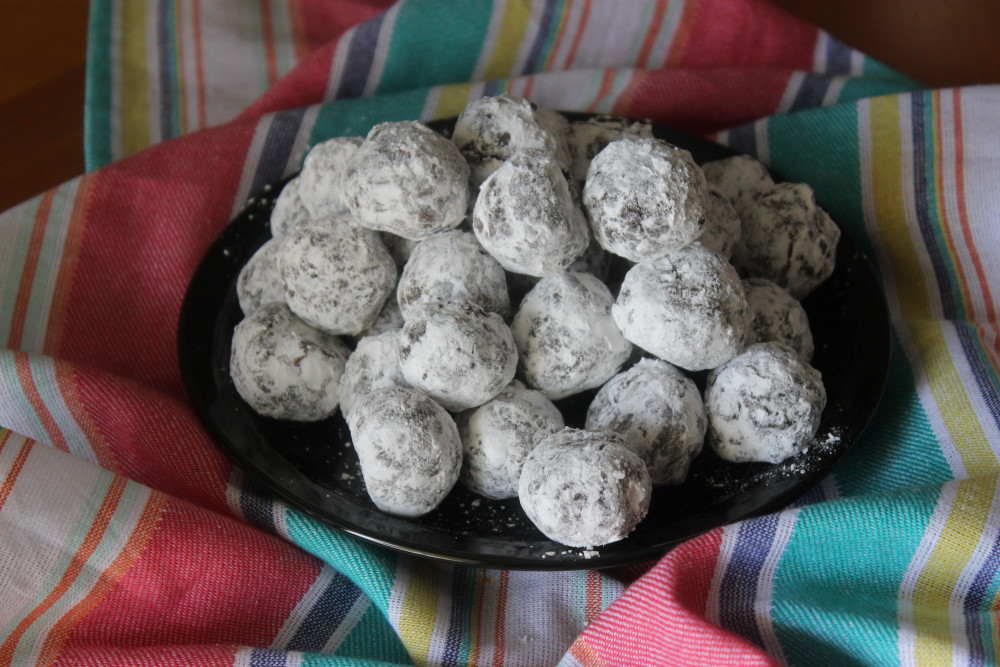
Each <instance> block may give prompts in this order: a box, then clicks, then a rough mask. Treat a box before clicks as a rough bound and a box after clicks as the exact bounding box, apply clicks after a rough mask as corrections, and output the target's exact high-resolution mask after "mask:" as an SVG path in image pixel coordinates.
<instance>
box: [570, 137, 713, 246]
mask: <svg viewBox="0 0 1000 667" xmlns="http://www.w3.org/2000/svg"><path fill="white" fill-rule="evenodd" d="M707 189H708V184H707V183H706V182H705V176H704V175H703V174H702V173H701V168H700V167H698V165H697V164H695V163H694V160H693V159H692V158H691V154H690V153H688V152H687V151H686V150H684V149H681V148H677V147H676V146H673V145H671V144H668V143H667V142H665V141H661V140H659V139H635V138H626V139H620V140H618V141H612V142H611V143H610V144H608V145H607V146H606V147H605V148H604V150H602V151H601V152H600V153H598V154H597V155H595V156H594V159H593V160H592V161H591V163H590V170H589V171H588V172H587V182H586V184H585V185H584V186H583V205H584V208H586V210H587V214H588V216H589V218H590V226H591V229H593V231H594V238H596V239H597V240H598V242H600V244H601V245H602V246H604V248H606V249H607V250H609V251H611V252H613V253H615V254H616V255H621V256H622V257H625V258H626V259H629V260H631V261H633V262H643V261H648V260H651V259H656V258H657V257H662V256H663V255H665V254H667V253H668V252H670V251H672V250H677V249H679V248H683V247H684V246H686V245H688V244H690V243H691V242H692V241H694V240H695V239H696V238H698V235H699V234H701V230H702V227H703V225H704V224H705V196H706V192H707Z"/></svg>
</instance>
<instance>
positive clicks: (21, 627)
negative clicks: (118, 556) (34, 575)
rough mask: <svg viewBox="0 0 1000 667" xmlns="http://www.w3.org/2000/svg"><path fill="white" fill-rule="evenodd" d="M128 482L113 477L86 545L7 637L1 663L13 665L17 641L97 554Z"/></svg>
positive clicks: (1, 654) (0, 649)
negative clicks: (54, 584) (95, 552)
mask: <svg viewBox="0 0 1000 667" xmlns="http://www.w3.org/2000/svg"><path fill="white" fill-rule="evenodd" d="M125 486H126V481H125V478H123V477H119V476H117V475H116V476H115V477H114V478H113V479H112V480H111V485H110V486H109V487H108V490H107V491H106V492H105V494H104V500H102V501H101V506H100V508H99V509H98V510H97V514H96V516H95V517H94V521H93V523H92V524H91V526H90V530H88V531H87V536H86V537H84V539H83V544H81V545H80V548H79V549H78V550H77V552H76V554H75V555H74V556H73V560H72V561H71V562H70V564H69V567H68V568H66V571H65V572H64V573H63V575H62V577H60V579H59V583H57V584H56V586H55V588H53V589H52V591H51V592H50V593H49V594H48V595H47V596H45V599H44V600H43V601H42V603H41V604H40V605H38V606H37V607H35V608H34V609H33V610H32V611H31V613H30V614H28V615H27V616H26V617H24V618H23V619H21V622H20V623H18V624H17V627H16V628H14V631H13V632H11V634H10V635H9V636H8V637H7V640H6V641H5V642H4V643H3V645H2V646H0V665H10V664H11V661H12V660H13V658H14V650H15V649H16V648H17V644H18V642H19V641H21V637H22V636H23V635H24V633H25V632H26V631H27V630H28V628H29V627H31V624H32V623H34V622H35V621H37V620H38V618H39V617H40V616H41V615H42V614H44V613H45V612H46V611H48V610H49V609H51V608H52V606H53V605H54V604H55V603H56V602H58V601H59V598H61V597H62V596H63V595H65V594H66V591H68V590H69V588H70V586H72V585H73V582H74V581H76V578H77V577H78V576H80V572H81V571H82V570H83V566H84V565H85V564H86V562H87V561H88V560H89V559H90V557H91V556H92V555H93V553H94V550H95V549H97V545H98V544H100V543H101V539H102V538H103V537H104V533H105V532H106V531H107V529H108V524H110V523H111V519H112V517H113V516H114V514H115V510H116V509H117V507H118V503H119V501H120V500H121V497H122V494H123V493H124V492H125Z"/></svg>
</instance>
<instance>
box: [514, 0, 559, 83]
mask: <svg viewBox="0 0 1000 667" xmlns="http://www.w3.org/2000/svg"><path fill="white" fill-rule="evenodd" d="M557 4H558V3H557V2H556V1H555V0H549V1H548V2H546V3H545V8H544V9H543V10H542V18H541V20H540V21H539V22H538V32H537V33H535V41H534V42H532V44H531V50H530V51H529V52H528V57H527V59H526V60H525V63H524V68H523V69H522V70H521V74H534V73H535V72H537V71H538V68H539V63H538V60H539V58H540V57H541V54H542V49H543V48H544V46H545V43H546V42H547V41H548V38H549V30H550V29H551V28H552V18H553V17H554V16H555V8H556V5H557Z"/></svg>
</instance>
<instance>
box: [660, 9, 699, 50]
mask: <svg viewBox="0 0 1000 667" xmlns="http://www.w3.org/2000/svg"><path fill="white" fill-rule="evenodd" d="M703 7H704V4H703V3H701V2H687V3H685V4H684V9H683V10H682V12H681V16H680V18H679V19H678V25H677V29H676V30H675V31H674V39H673V42H672V43H671V44H670V50H669V51H668V52H667V58H666V62H665V63H664V64H665V65H668V64H669V65H673V64H675V63H676V62H677V60H679V59H680V54H682V53H684V52H685V51H686V50H687V47H688V44H689V43H690V41H691V36H692V35H693V34H694V24H695V23H696V22H697V17H698V14H699V12H701V10H702V8H703Z"/></svg>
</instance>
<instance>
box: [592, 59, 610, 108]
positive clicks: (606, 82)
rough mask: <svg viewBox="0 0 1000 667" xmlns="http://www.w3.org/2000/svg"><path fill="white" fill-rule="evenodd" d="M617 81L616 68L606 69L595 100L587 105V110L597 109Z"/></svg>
mask: <svg viewBox="0 0 1000 667" xmlns="http://www.w3.org/2000/svg"><path fill="white" fill-rule="evenodd" d="M614 81H615V70H614V69H612V68H610V67H609V68H607V69H605V70H604V75H603V76H602V77H601V88H600V90H598V91H597V95H596V96H595V97H594V101H593V102H591V103H590V105H589V106H588V107H587V111H590V112H593V111H596V110H597V106H598V105H599V104H600V103H601V100H603V99H604V98H605V97H606V96H607V94H608V93H609V92H611V86H612V84H613V83H614Z"/></svg>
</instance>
